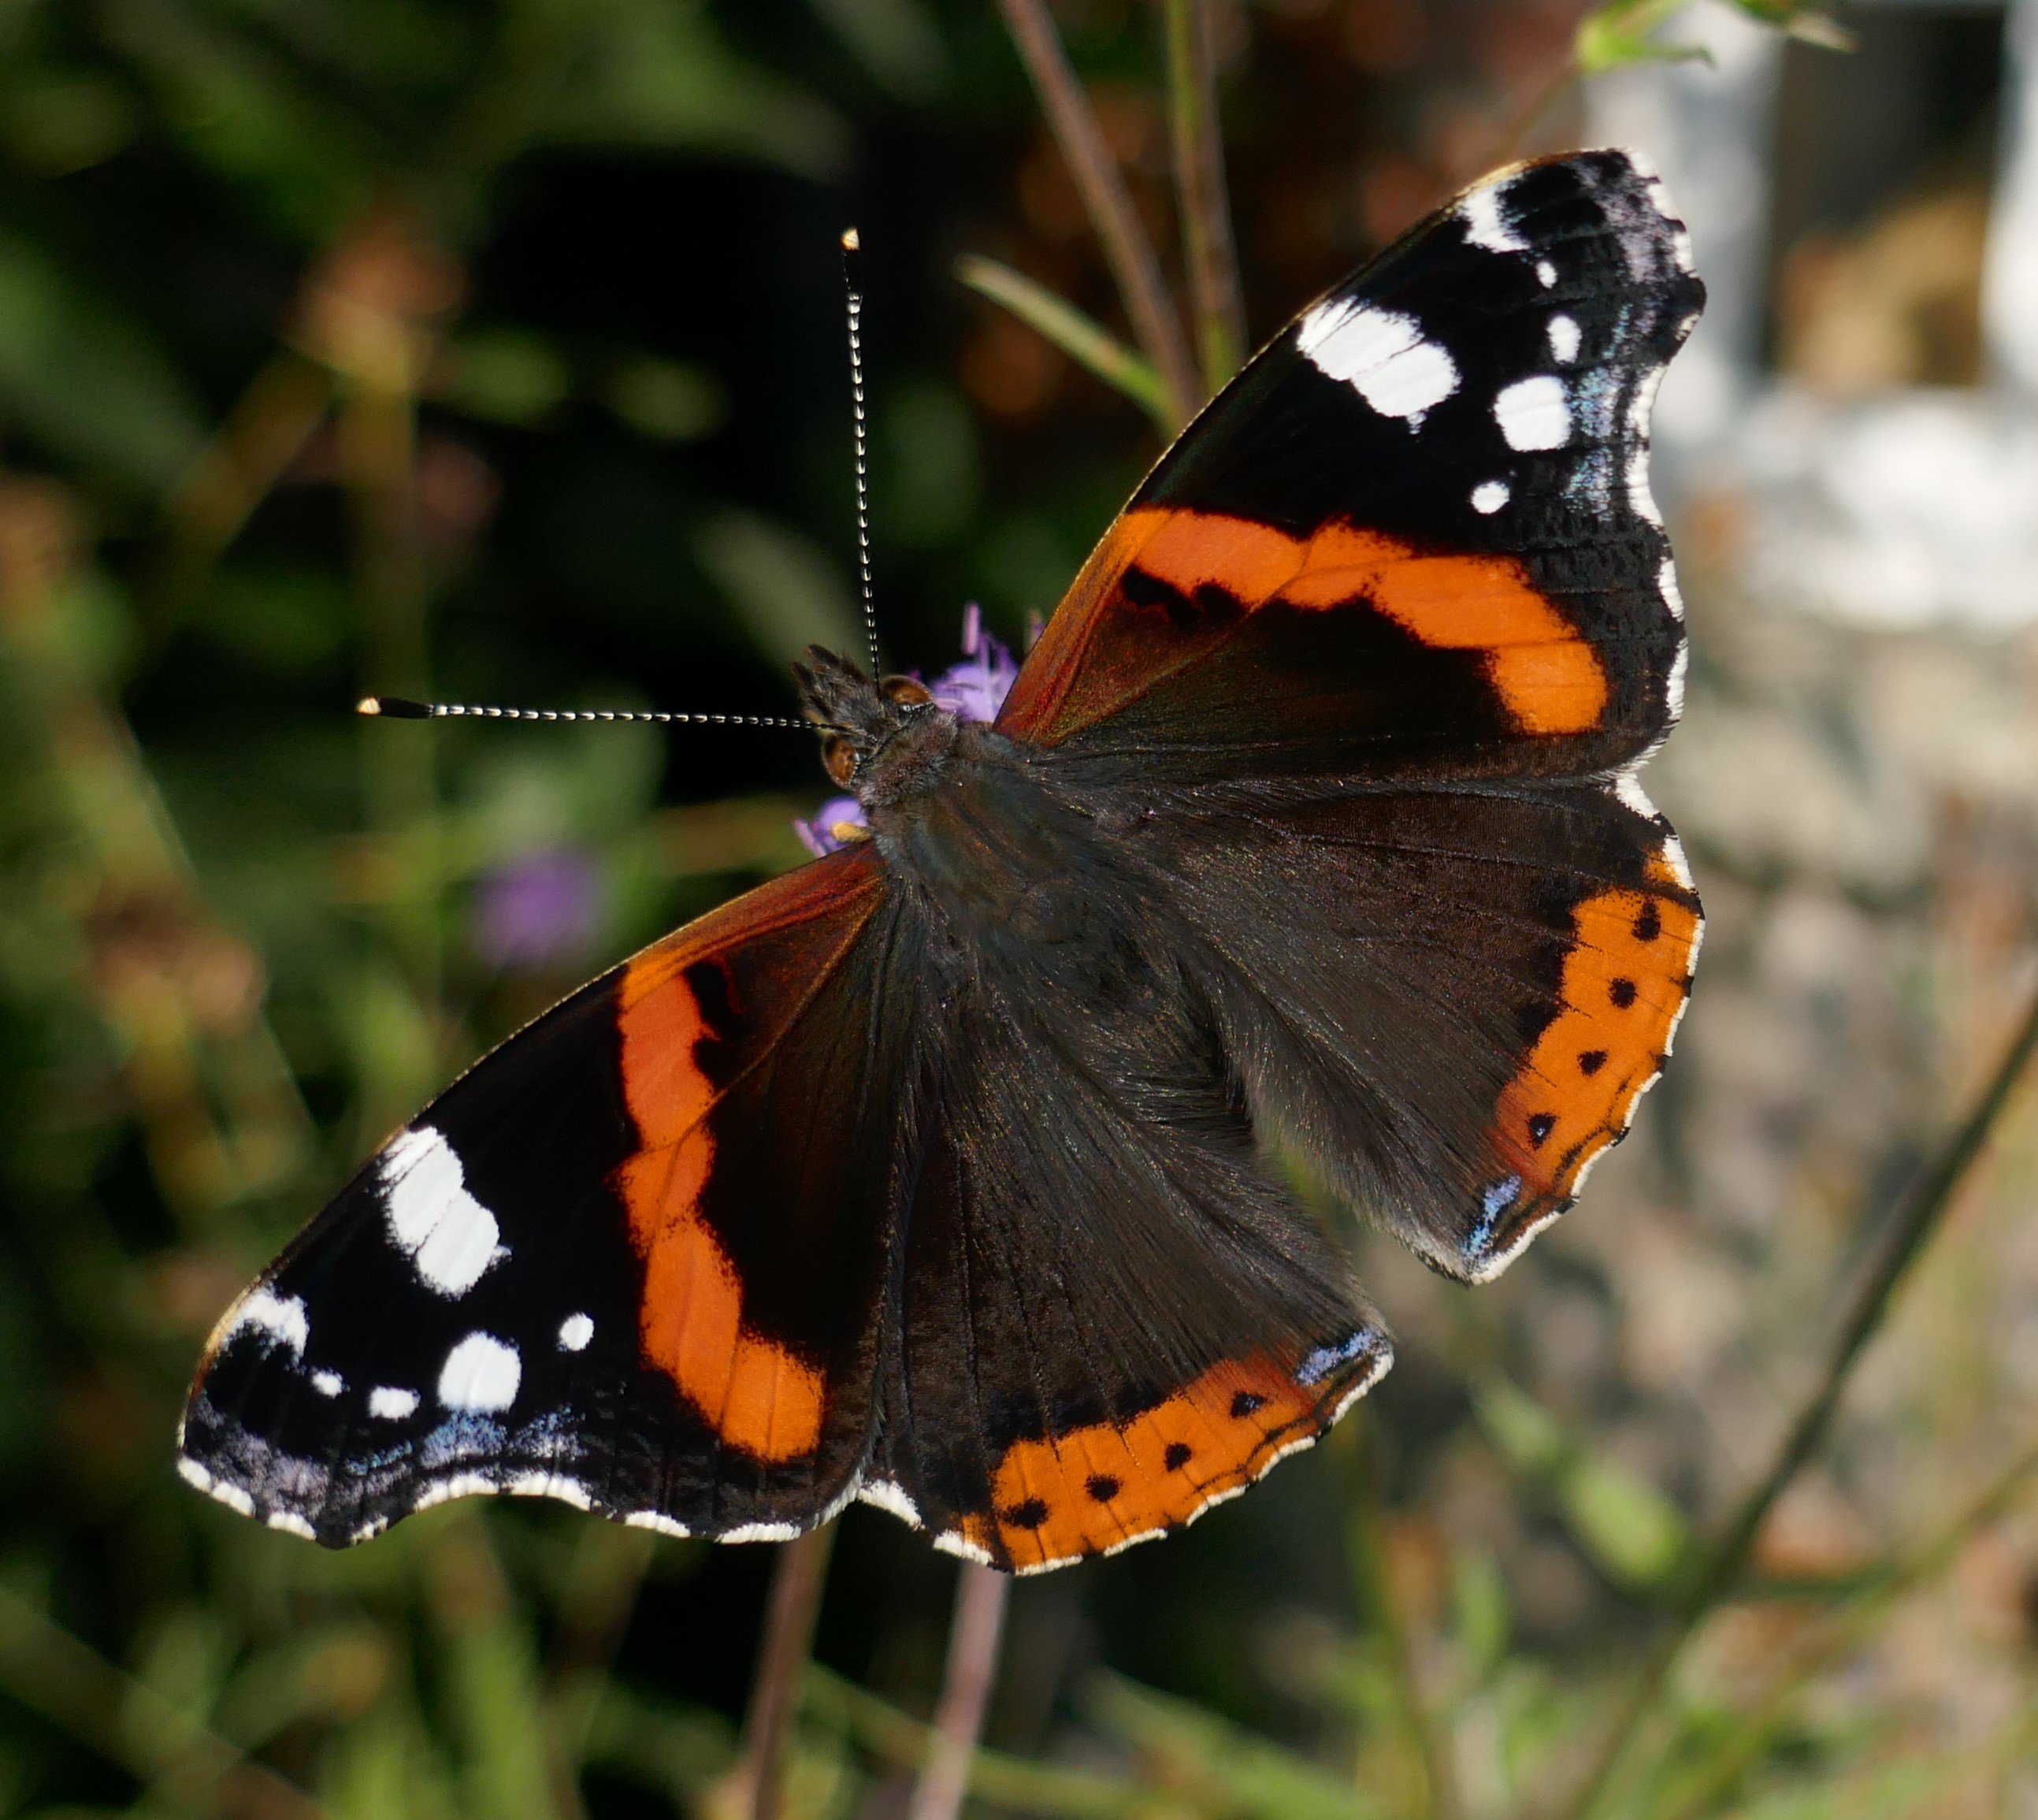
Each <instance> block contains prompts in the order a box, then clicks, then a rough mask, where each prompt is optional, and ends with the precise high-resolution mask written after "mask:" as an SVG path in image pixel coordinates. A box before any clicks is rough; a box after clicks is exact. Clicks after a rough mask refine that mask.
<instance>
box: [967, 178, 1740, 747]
mask: <svg viewBox="0 0 2038 1820" xmlns="http://www.w3.org/2000/svg"><path fill="white" fill-rule="evenodd" d="M1702 302H1703V290H1702V288H1701V286H1699V282H1698V280H1697V279H1695V278H1693V277H1692V276H1691V274H1690V271H1689V270H1688V252H1687V250H1686V243H1685V238H1684V229H1683V228H1682V226H1681V225H1680V223H1679V222H1676V220H1675V219H1674V218H1672V217H1670V216H1669V214H1667V213H1665V208H1664V205H1663V203H1662V199H1661V191H1660V188H1659V186H1658V185H1657V184H1656V183H1655V181H1654V179H1653V178H1652V177H1651V176H1650V175H1649V174H1648V173H1646V172H1645V171H1644V170H1643V169H1641V168H1640V167H1639V166H1638V165H1637V164H1636V163H1635V161H1634V160H1633V159H1632V158H1631V157H1630V156H1629V155H1628V154H1624V153H1621V152H1593V153H1586V154H1580V155H1578V156H1576V157H1569V158H1563V159H1558V160H1552V161H1547V162H1544V163H1540V164H1532V165H1525V166H1522V167H1519V168H1517V169H1515V170H1513V171H1512V172H1510V173H1504V174H1502V176H1498V177H1497V178H1494V179H1492V180H1488V181H1487V183H1485V184H1482V185H1481V186H1479V188H1475V189H1474V190H1472V191H1468V193H1467V194H1466V195H1464V196H1463V197H1461V198H1460V199H1459V201H1458V202H1457V203H1456V204H1455V205H1454V206H1453V207H1452V208H1450V209H1449V210H1445V211H1444V212H1442V213H1441V214H1437V215H1434V216H1432V217H1431V218H1430V219H1429V220H1428V221H1427V222H1424V223H1423V224H1422V226H1419V227H1418V228H1416V229H1414V230H1413V231H1411V233H1410V234H1409V235H1407V237H1405V238H1404V239H1403V240H1402V241H1400V242H1399V243H1398V244H1397V245H1395V246H1394V247H1392V248H1389V249H1388V252H1386V253H1385V254H1384V255H1383V256H1381V258H1380V259H1378V260H1375V261H1374V262H1373V264H1370V265H1369V266H1367V267H1365V268H1364V269H1363V270H1362V271H1360V272H1358V274H1356V275H1354V277H1353V278H1352V279H1349V280H1347V282H1346V283H1344V284H1343V285H1342V286H1339V288H1338V289H1337V290H1334V291H1332V292H1331V293H1330V294H1329V295H1328V296H1327V297H1325V298H1323V299H1322V300H1321V301H1319V302H1318V303H1316V304H1315V305H1313V306H1312V307H1311V308H1310V309H1308V310H1306V311H1305V312H1304V313H1302V315H1301V317H1298V318H1297V320H1295V321H1294V322H1293V323H1291V324H1290V325H1289V327H1288V328H1286V330H1284V331H1283V332H1282V334H1280V335H1279V336H1277V337H1276V338H1275V339H1274V341H1273V342H1271V343H1270V344H1269V345H1268V346H1267V347H1266V348H1265V349H1264V350H1263V351H1262V352H1261V353H1260V355H1258V356H1257V357H1256V358H1255V359H1254V360H1253V361H1252V364H1251V365H1250V366H1248V367H1247V368H1246V369H1245V370H1244V372H1243V373H1241V374H1240V375H1239V377H1237V379H1236V380H1234V381H1233V382H1232V384H1231V385H1229V386H1228V387H1227V388H1226V389H1225V391H1224V392H1222V394H1221V395H1220V396H1218V398H1217V399H1216V400H1214V401H1213V402H1212V403H1211V404H1210V406H1209V407H1208V408H1207V409H1206V410H1205V411H1204V412H1203V415H1201V416H1200V417H1199V419H1197V421H1196V422H1195V424H1193V425H1192V426H1191V427H1190V429H1189V430H1188V431H1187V432H1186V433H1185V434H1184V436H1183V437H1182V438H1181V440H1180V442H1177V443H1176V445H1175V446H1174V447H1173V448H1172V449H1170V450H1169V453H1168V454H1167V455H1166V456H1165V457H1164V458H1163V459H1162V460H1161V463H1160V464H1159V465H1158V466H1157V467H1156V468H1155V469H1154V470H1153V472H1152V474H1151V475H1150V476H1148V478H1147V480H1146V482H1145V483H1144V484H1143V485H1142V486H1141V487H1140V488H1139V490H1138V492H1137V493H1136V494H1135V495H1134V496H1133V499H1132V501H1131V503H1130V505H1128V506H1127V508H1126V510H1125V511H1124V512H1123V514H1121V515H1120V517H1119V519H1118V520H1117V521H1116V523H1115V524H1114V525H1112V528H1111V529H1110V530H1109V531H1108V533H1107V534H1106V535H1105V537H1104V540H1103V542H1102V543H1101V544H1099V546H1098V548H1097V551H1096V552H1095V553H1094V554H1093V555H1092V556H1091V558H1090V559H1089V562H1088V563H1086V564H1085V567H1084V568H1083V571H1082V574H1080V575H1079V576H1078V578H1077V580H1076V582H1075V584H1074V586H1073V587H1072V589H1071V590H1070V593H1069V595H1068V597H1067V598H1066V600H1064V601H1063V603H1062V605H1061V607H1060V608H1059V610H1058V611H1057V612H1056V613H1055V616H1054V618H1053V620H1051V622H1050V623H1049V624H1048V626H1047V631H1046V632H1045V634H1044V636H1043V637H1042V638H1041V639H1040V643H1039V644H1038V645H1037V646H1036V647H1035V649H1034V650H1033V651H1032V654H1031V655H1030V656H1029V657H1028V660H1027V662H1026V664H1025V668H1024V669H1023V670H1022V671H1021V674H1020V676H1019V677H1018V679H1017V682H1016V683H1015V684H1014V685H1013V689H1012V692H1011V694H1010V696H1009V697H1008V698H1007V699H1006V703H1005V705H1004V707H1003V710H1002V713H1001V715H1000V716H999V720H998V725H999V726H1000V727H1001V729H1002V730H1005V731H1006V732H1009V733H1010V734H1014V735H1015V736H1017V737H1024V738H1026V739H1028V740H1031V741H1035V742H1036V743H1038V744H1040V745H1047V746H1051V747H1054V748H1056V749H1058V750H1059V753H1061V755H1062V756H1063V758H1064V759H1065V760H1066V762H1067V764H1069V766H1070V768H1071V771H1072V772H1080V774H1081V775H1085V776H1086V777H1089V778H1090V779H1095V780H1097V781H1099V782H1126V783H1137V782H1140V781H1144V782H1146V783H1153V782H1156V781H1158V782H1161V783H1195V782H1199V781H1209V780H1235V779H1240V778H1244V777H1255V778H1287V779H1367V780H1370V781H1375V782H1384V781H1388V780H1392V779H1396V778H1402V777H1419V778H1423V779H1434V778H1437V777H1439V776H1442V775H1450V776H1453V777H1457V778H1462V779H1476V778H1483V777H1519V776H1555V775H1578V774H1581V773H1585V772H1606V771H1611V770H1612V769H1615V768H1618V767H1620V766H1623V765H1626V764H1631V763H1632V762H1633V761H1634V760H1636V759H1637V758H1638V756H1641V755H1642V753H1645V752H1646V750H1647V749H1649V748H1650V746H1651V745H1653V744H1654V742H1655V741H1657V740H1658V739H1660V738H1661V736H1662V734H1663V733H1664V731H1665V730H1666V728H1667V727H1668V726H1669V724H1670V722H1671V721H1672V719H1674V718H1675V715H1676V703H1677V699H1678V696H1679V694H1680V689H1681V679H1682V666H1683V661H1684V636H1683V630H1682V626H1681V624H1680V608H1679V605H1678V601H1677V597H1676V586H1675V582H1674V580H1673V579H1672V573H1671V570H1670V565H1669V545H1668V543H1667V541H1666V540H1665V537H1664V535H1663V531H1662V527H1661V521H1660V520H1659V519H1658V518H1657V514H1656V510H1655V507H1654V504H1653V503H1652V502H1651V501H1650V495H1649V489H1648V480H1647V473H1646V460H1647V453H1648V440H1647V430H1648V421H1647V419H1648V411H1649V407H1650V401H1651V400H1652V399H1653V397H1654V392H1655V389H1656V385H1657V380H1658V379H1659V378H1660V377H1661V373H1662V370H1663V368H1664V366H1665V363H1666V362H1668V361H1669V358H1670V356H1671V355H1672V353H1673V352H1674V351H1676V348H1677V347H1678V346H1679V345H1680V343H1681V342H1682V341H1683V339H1684V336H1686V335H1687V334H1688V332H1689V331H1690V328H1691V324H1692V323H1693V322H1694V321H1695V320H1696V319H1697V316H1698V312H1699V308H1700V305H1701V304H1702Z"/></svg>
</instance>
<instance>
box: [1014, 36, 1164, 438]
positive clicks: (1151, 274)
mask: <svg viewBox="0 0 2038 1820" xmlns="http://www.w3.org/2000/svg"><path fill="white" fill-rule="evenodd" d="M998 9H999V10H1000V11H1001V12H1002V13H1004V15H1005V23H1006V28H1007V29H1009V30H1010V32H1011V34H1012V42H1013V44H1015V45H1016V46H1017V47H1018V51H1019V55H1020V57H1021V60H1022V61H1023V62H1024V63H1025V66H1026V73H1027V74H1028V76H1029V77H1031V78H1032V83H1033V92H1034V93H1036V95H1038V96H1039V97H1040V108H1041V111H1042V112H1044V113H1045V114H1046V115H1047V124H1048V126H1049V127H1051V129H1052V131H1053V132H1054V135H1055V143H1056V144H1058V145H1059V146H1060V147H1061V149H1062V156H1063V157H1064V158H1065V159H1066V160H1067V161H1068V166H1069V174H1070V176H1073V177H1074V179H1075V182H1076V188H1077V189H1078V191H1081V192H1082V199H1083V206H1084V207H1085V209H1086V210H1088V211H1089V218H1090V225H1091V226H1093V227H1094V228H1095V229H1097V239H1098V240H1099V241H1100V242H1101V243H1102V244H1103V247H1104V259H1105V260H1106V261H1107V262H1108V264H1109V265H1110V267H1111V273H1112V278H1113V279H1115V280H1116V282H1117V285H1118V294H1119V298H1120V299H1121V300H1122V301H1123V303H1124V305H1125V313H1126V316H1127V317H1128V318H1129V319H1130V320H1131V324H1132V331H1133V333H1134V334H1135V336H1137V337H1138V341H1139V345H1140V347H1142V349H1144V350H1145V351H1146V358H1147V359H1148V360H1149V361H1150V362H1151V363H1152V365H1153V370H1154V371H1155V373H1157V374H1158V375H1159V376H1160V383H1161V393H1162V396H1164V397H1165V399H1166V400H1167V402H1168V410H1169V415H1170V417H1171V419H1172V429H1175V430H1179V429H1180V427H1182V425H1184V423H1188V420H1189V419H1190V417H1191V415H1192V414H1193V413H1194V411H1195V407H1196V401H1197V398H1198V396H1199V394H1198V390H1197V386H1196V376H1195V365H1194V363H1193V362H1191V360H1190V358H1189V350H1188V343H1187V341H1186V340H1185V339H1184V337H1183V335H1182V325H1181V324H1180V320H1178V319H1177V318H1176V315H1175V308H1174V305H1173V303H1172V301H1170V299H1169V296H1168V287H1167V285H1166V282H1165V281H1164V280H1163V279H1162V278H1161V262H1160V260H1158V258H1157V257H1156V256H1155V255H1154V252H1153V242H1152V241H1150V239H1148V237H1147V235H1146V229H1145V228H1144V227H1142V226H1141V225H1140V222H1139V215H1138V210H1135V208H1134V207H1133V206H1132V196H1131V192H1130V191H1128V190H1127V188H1126V187H1125V179H1124V177H1123V176H1122V175H1121V174H1120V173H1119V169H1118V164H1117V161H1116V159H1114V158H1113V157H1112V155H1111V147H1110V146H1108V144H1107V143H1106V142H1105V141H1104V129H1103V127H1101V126H1100V125H1099V124H1098V123H1097V113H1096V110H1095V109H1093V108H1092V107H1091V106H1090V104H1089V97H1088V96H1086V95H1085V94H1084V93H1083V90H1082V84H1081V83H1080V82H1078V81H1077V80H1076V73H1075V71H1074V70H1073V69H1072V68H1071V67H1070V64H1069V59H1068V53H1067V52H1066V51H1065V50H1063V47H1062V40H1061V35H1060V34H1059V32H1056V31H1055V21H1054V20H1053V19H1052V18H1051V17H1050V16H1049V14H1048V12H1047V6H1046V0H998Z"/></svg>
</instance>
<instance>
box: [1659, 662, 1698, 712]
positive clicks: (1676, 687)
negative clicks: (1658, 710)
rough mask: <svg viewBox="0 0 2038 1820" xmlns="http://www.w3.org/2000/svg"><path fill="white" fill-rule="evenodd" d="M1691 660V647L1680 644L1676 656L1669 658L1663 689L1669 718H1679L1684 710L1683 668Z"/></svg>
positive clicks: (1664, 703)
mask: <svg viewBox="0 0 2038 1820" xmlns="http://www.w3.org/2000/svg"><path fill="white" fill-rule="evenodd" d="M1690 662H1691V646H1689V645H1680V646H1678V647H1677V654H1676V657H1675V658H1672V660H1671V664H1670V680H1669V684H1668V685H1667V686H1666V687H1665V689H1664V691H1663V705H1664V707H1665V708H1666V709H1667V710H1668V711H1669V715H1670V718H1671V719H1672V720H1676V719H1680V717H1681V716H1682V715H1683V714H1684V668H1685V666H1686V665H1688V664H1689V663H1690Z"/></svg>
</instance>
